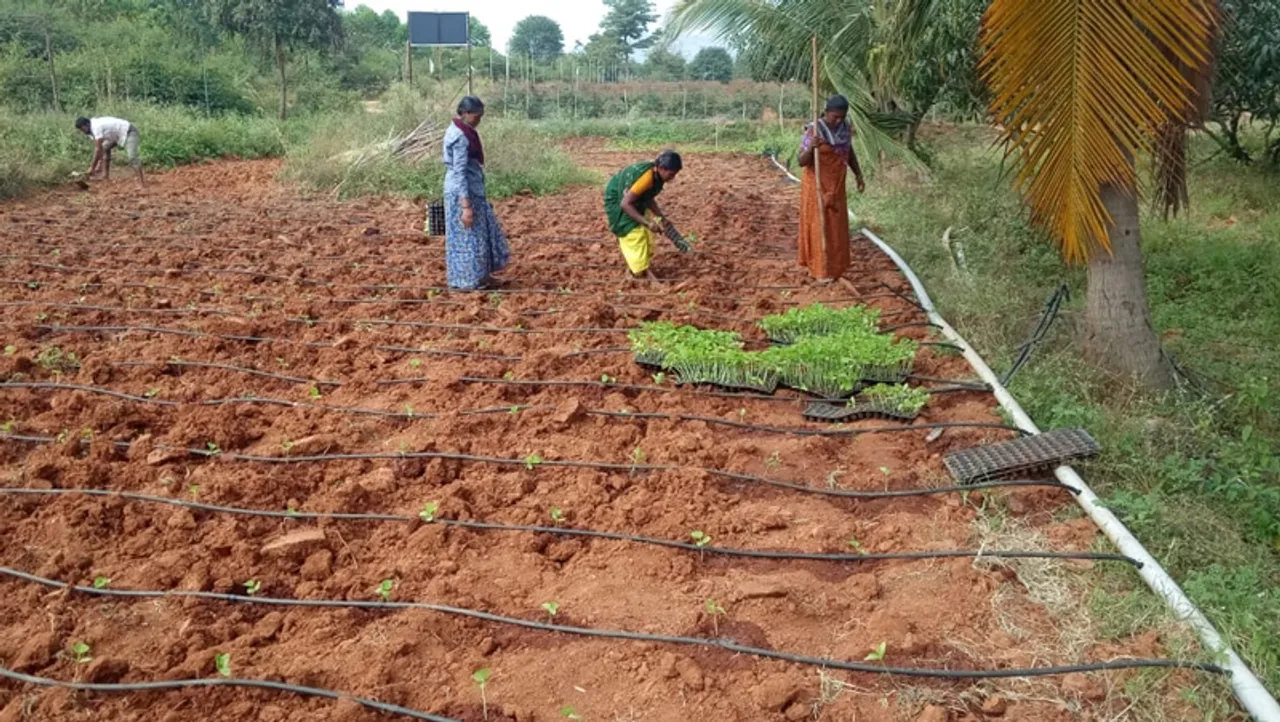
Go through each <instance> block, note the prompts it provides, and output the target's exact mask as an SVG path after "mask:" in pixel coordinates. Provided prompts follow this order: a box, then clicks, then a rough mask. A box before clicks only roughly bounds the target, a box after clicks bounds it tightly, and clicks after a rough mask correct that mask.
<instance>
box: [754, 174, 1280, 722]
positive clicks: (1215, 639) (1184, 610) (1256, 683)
mask: <svg viewBox="0 0 1280 722" xmlns="http://www.w3.org/2000/svg"><path fill="white" fill-rule="evenodd" d="M773 164H774V165H776V166H777V167H778V168H780V169H781V170H782V171H783V172H784V173H786V174H787V177H788V178H790V179H791V180H793V181H797V182H798V181H799V179H798V178H796V177H795V176H794V175H792V174H791V172H790V171H788V170H787V169H786V168H785V167H783V166H782V164H780V163H778V159H777V158H773ZM849 217H850V219H852V218H853V214H852V213H850V214H849ZM862 234H863V235H864V236H866V237H867V238H868V239H870V240H871V242H872V243H874V244H876V246H878V247H879V248H880V250H881V251H884V254H885V255H886V256H888V257H889V258H890V260H892V261H893V263H894V265H896V266H897V267H898V270H900V271H902V275H903V276H906V278H907V281H908V282H910V283H911V288H912V290H914V291H915V294H916V300H918V301H919V302H920V307H921V308H923V309H924V311H925V313H926V314H927V315H928V317H929V320H930V321H932V322H933V323H935V324H937V325H938V328H939V329H940V330H941V332H942V335H943V336H945V337H946V338H947V340H948V341H951V342H952V343H954V344H956V345H957V346H959V347H960V349H961V351H962V352H963V353H964V357H965V360H967V361H968V362H969V365H970V366H972V367H973V370H974V371H976V372H977V374H978V376H980V377H981V378H982V380H983V381H985V382H987V384H988V385H989V386H990V387H991V390H992V392H993V393H994V394H995V396H996V401H998V402H1000V406H1001V408H1003V409H1004V410H1005V411H1007V412H1008V413H1009V416H1010V417H1011V418H1012V419H1013V423H1014V424H1016V425H1017V426H1018V428H1020V429H1022V430H1023V431H1026V432H1028V433H1031V434H1038V433H1040V428H1039V427H1037V426H1036V424H1035V422H1034V421H1032V420H1031V417H1030V416H1028V415H1027V412H1026V411H1024V410H1023V409H1022V406H1021V405H1020V404H1019V403H1018V400H1017V399H1015V398H1014V397H1013V394H1011V393H1009V389H1007V388H1005V387H1004V385H1003V384H1001V383H1000V377H998V376H996V374H995V372H994V371H992V370H991V367H990V366H988V365H987V362H986V361H984V360H983V359H982V356H980V355H978V352H977V351H976V350H975V349H974V348H973V346H971V345H969V342H968V341H966V340H965V339H964V337H963V336H961V335H960V334H959V332H957V331H956V330H955V329H954V328H952V327H951V324H949V323H947V320H946V319H945V318H943V317H942V314H940V313H938V309H937V308H935V307H934V305H933V300H932V299H931V298H929V292H928V291H926V290H925V287H924V284H923V283H921V282H920V278H919V277H917V276H916V274H915V271H913V270H911V266H909V265H907V262H906V261H905V260H903V258H902V256H899V255H898V252H897V251H895V250H893V248H892V247H890V246H889V244H887V243H885V242H884V241H882V240H880V238H878V237H877V236H876V234H874V233H872V232H871V230H870V229H867V228H863V229H862ZM1053 475H1054V476H1056V477H1057V478H1058V481H1061V482H1062V483H1063V484H1066V485H1067V486H1072V487H1075V488H1076V489H1079V490H1080V493H1079V494H1074V495H1073V496H1075V499H1076V502H1077V503H1079V504H1080V506H1081V507H1082V508H1083V509H1084V512H1085V513H1086V514H1088V515H1089V518H1090V519H1092V520H1093V523H1094V524H1097V525H1098V528H1099V529H1101V530H1102V532H1103V533H1104V534H1106V535H1107V538H1108V539H1110V540H1111V543H1112V544H1115V546H1116V548H1117V549H1118V550H1119V551H1120V553H1121V554H1124V555H1126V556H1129V557H1132V558H1134V559H1137V560H1138V561H1139V562H1142V567H1141V568H1140V569H1139V570H1138V574H1140V575H1141V576H1142V580H1143V581H1144V582H1146V583H1147V586H1148V587H1150V588H1151V591H1153V592H1155V593H1156V594H1157V595H1158V596H1159V597H1160V598H1161V599H1163V600H1164V602H1165V604H1167V605H1169V608H1170V609H1171V610H1172V611H1173V613H1174V615H1176V616H1177V618H1178V619H1180V620H1182V621H1184V622H1186V623H1187V624H1189V625H1191V627H1192V628H1193V629H1195V631H1196V633H1197V634H1198V635H1199V636H1200V641H1201V642H1202V643H1203V644H1204V646H1205V647H1206V649H1207V650H1208V651H1209V653H1210V654H1213V655H1216V656H1220V657H1223V658H1225V664H1224V665H1223V666H1225V667H1226V668H1227V669H1228V670H1229V671H1230V672H1231V688H1232V690H1233V691H1234V692H1235V695H1236V699H1238V700H1240V704H1241V705H1242V706H1243V707H1244V708H1245V710H1246V711H1247V712H1248V713H1249V714H1250V715H1252V717H1253V718H1254V719H1255V720H1258V722H1280V703H1277V702H1276V698H1275V697H1273V696H1271V693H1270V692H1268V691H1267V688H1266V687H1265V686H1263V684H1262V681H1261V680H1259V679H1258V677H1257V675H1255V674H1254V673H1253V670H1251V669H1249V666H1248V665H1247V664H1245V663H1244V660H1243V659H1241V658H1240V655H1238V654H1236V652H1235V650H1234V649H1232V648H1231V645H1230V644H1229V643H1228V642H1227V640H1226V639H1224V638H1223V637H1222V635H1221V634H1219V633H1218V630H1217V629H1215V628H1214V626H1213V624H1212V623H1211V622H1210V621H1209V620H1208V618H1206V617H1205V616H1204V613H1203V612H1201V611H1200V609H1199V608H1198V607H1196V605H1195V603H1194V602H1192V601H1191V600H1190V599H1189V598H1188V597H1187V595H1186V593H1185V592H1183V591H1182V588H1181V587H1179V586H1178V583H1177V582H1175V581H1174V580H1173V577H1171V576H1169V573H1168V572H1167V571H1165V569H1164V567H1162V566H1160V562H1158V561H1156V558H1155V557H1153V556H1151V553H1150V552H1148V551H1147V548H1146V547H1144V546H1143V545H1142V542H1140V541H1138V538H1137V537H1135V536H1134V535H1133V532H1131V531H1129V529H1128V528H1127V527H1125V525H1124V523H1123V522H1121V521H1120V519H1119V518H1117V517H1116V515H1115V514H1112V513H1111V510H1110V509H1108V508H1106V507H1105V506H1103V505H1102V502H1101V501H1100V500H1099V499H1098V495H1097V494H1095V493H1094V492H1093V489H1091V488H1089V485H1088V484H1086V483H1085V481H1084V479H1083V478H1081V476H1080V474H1078V473H1077V472H1076V470H1075V469H1073V468H1072V467H1070V466H1066V465H1064V466H1059V467H1058V468H1056V469H1054V470H1053Z"/></svg>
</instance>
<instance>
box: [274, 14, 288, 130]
mask: <svg viewBox="0 0 1280 722" xmlns="http://www.w3.org/2000/svg"><path fill="white" fill-rule="evenodd" d="M276 68H277V69H279V71H280V120H285V119H286V117H287V116H288V114H289V81H288V78H287V77H286V76H285V71H284V43H283V42H281V41H280V36H279V35H276Z"/></svg>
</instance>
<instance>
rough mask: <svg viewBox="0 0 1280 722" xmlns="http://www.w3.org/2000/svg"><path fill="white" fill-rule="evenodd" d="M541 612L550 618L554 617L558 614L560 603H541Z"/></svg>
mask: <svg viewBox="0 0 1280 722" xmlns="http://www.w3.org/2000/svg"><path fill="white" fill-rule="evenodd" d="M542 611H544V612H546V613H547V614H548V615H549V616H551V617H555V616H556V614H558V613H559V612H560V603H559V602H543V603H542Z"/></svg>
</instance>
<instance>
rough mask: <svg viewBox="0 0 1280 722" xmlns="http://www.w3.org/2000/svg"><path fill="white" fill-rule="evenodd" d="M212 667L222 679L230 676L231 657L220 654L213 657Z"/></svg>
mask: <svg viewBox="0 0 1280 722" xmlns="http://www.w3.org/2000/svg"><path fill="white" fill-rule="evenodd" d="M213 666H214V667H215V668H216V669H217V670H218V674H220V675H222V676H223V677H230V676H231V655H230V654H225V653H220V654H215V655H213Z"/></svg>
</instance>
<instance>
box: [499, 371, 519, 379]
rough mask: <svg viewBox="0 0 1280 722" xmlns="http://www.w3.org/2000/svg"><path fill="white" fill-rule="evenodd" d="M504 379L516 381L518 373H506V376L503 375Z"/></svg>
mask: <svg viewBox="0 0 1280 722" xmlns="http://www.w3.org/2000/svg"><path fill="white" fill-rule="evenodd" d="M502 378H504V379H506V380H507V381H514V380H515V378H516V372H515V371H508V372H506V373H505V374H503V375H502Z"/></svg>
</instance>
